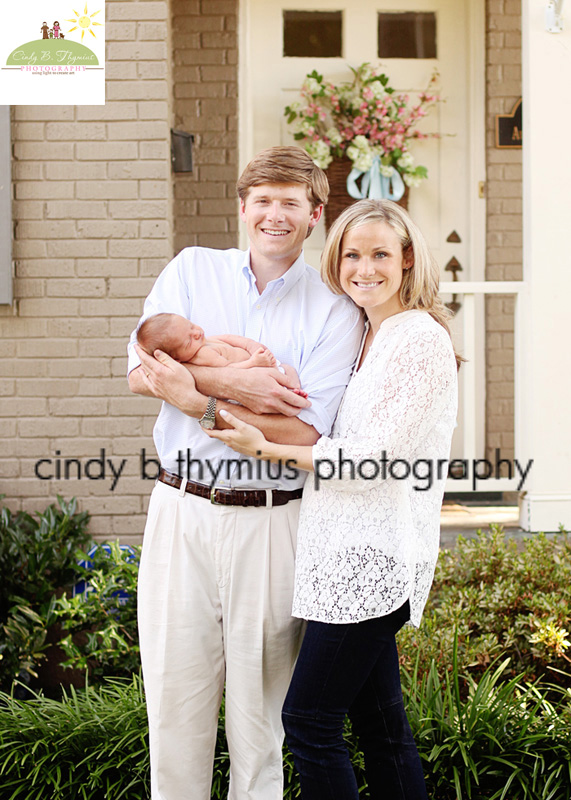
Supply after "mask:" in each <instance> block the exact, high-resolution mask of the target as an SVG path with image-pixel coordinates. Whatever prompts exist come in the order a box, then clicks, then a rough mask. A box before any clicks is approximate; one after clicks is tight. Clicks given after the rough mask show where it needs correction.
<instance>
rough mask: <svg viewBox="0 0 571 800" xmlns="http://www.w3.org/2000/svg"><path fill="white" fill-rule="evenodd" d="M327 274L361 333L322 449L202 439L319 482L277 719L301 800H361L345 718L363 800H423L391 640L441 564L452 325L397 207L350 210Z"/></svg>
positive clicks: (310, 495)
mask: <svg viewBox="0 0 571 800" xmlns="http://www.w3.org/2000/svg"><path fill="white" fill-rule="evenodd" d="M322 275H323V278H324V280H325V282H326V283H327V284H328V285H329V287H330V288H331V289H332V290H333V291H334V292H337V293H342V292H345V293H346V294H348V295H349V297H351V298H352V299H353V300H354V302H355V303H356V304H357V305H358V306H360V307H361V308H362V309H363V311H364V313H365V316H366V319H367V325H366V330H365V335H364V341H363V346H362V349H361V353H360V355H359V357H358V360H357V365H356V369H355V372H354V374H353V377H352V379H351V381H350V383H349V385H348V387H347V390H346V393H345V397H344V399H343V402H342V404H341V407H340V409H339V412H338V416H337V420H336V422H335V425H334V428H333V431H332V434H331V437H322V438H321V439H320V440H319V441H318V442H317V444H316V445H315V446H314V447H313V448H311V447H300V446H289V445H277V444H273V443H271V442H267V441H266V439H265V438H264V437H263V435H262V434H261V433H260V432H259V431H258V430H257V429H256V428H254V427H252V426H250V425H246V424H245V423H242V422H241V421H240V420H237V419H236V418H234V417H233V416H232V415H231V414H229V413H226V414H225V419H227V420H228V421H230V422H231V423H232V425H233V426H234V429H233V430H225V431H213V432H211V433H210V435H211V436H214V437H216V438H218V439H221V440H222V441H224V442H226V443H227V444H229V445H230V446H231V447H233V448H234V449H236V450H238V451H239V452H241V453H245V454H247V455H258V457H260V458H263V459H269V460H272V461H280V460H286V459H296V460H297V465H298V466H299V467H300V468H302V469H306V470H308V471H314V480H313V481H312V480H311V478H309V479H308V480H307V482H306V485H305V490H304V495H303V501H302V509H301V515H300V523H299V531H298V551H297V565H296V585H295V593H294V605H293V615H294V616H296V617H301V618H303V619H306V620H308V624H307V630H306V634H305V638H304V641H303V644H302V648H301V652H300V656H299V659H298V662H297V665H296V668H295V672H294V676H293V679H292V683H291V685H290V689H289V692H288V695H287V698H286V701H285V704H284V709H283V722H284V727H285V731H286V736H287V741H288V744H289V747H290V749H291V751H292V753H293V755H294V760H295V764H296V767H297V769H298V771H299V774H300V783H301V791H302V797H303V800H323V798H327V799H328V800H329V798H331V800H333V798H335V800H357V798H358V790H357V784H356V781H355V776H354V773H353V769H352V767H351V763H350V760H349V755H348V752H347V749H346V747H345V745H344V742H343V725H344V719H345V715H346V714H348V715H349V718H350V719H351V722H352V726H353V731H354V732H355V733H356V734H357V735H358V737H359V744H360V747H361V749H362V750H363V753H364V755H365V769H366V776H367V781H368V785H369V792H370V796H371V798H374V799H375V800H379V799H380V798H385V797H386V798H390V800H405V799H406V800H420V799H421V798H423V800H424V799H425V798H426V797H427V795H426V788H425V785H424V778H423V775H422V768H421V764H420V759H419V756H418V752H417V750H416V747H415V744H414V740H413V738H412V734H411V731H410V727H409V724H408V720H407V718H406V714H405V711H404V706H403V699H402V692H401V686H400V677H399V662H398V654H397V649H396V644H395V634H396V633H397V631H398V630H399V629H400V628H401V627H402V625H403V624H404V623H405V622H407V621H408V620H410V622H411V623H412V624H414V625H418V624H419V623H420V619H421V615H422V610H423V608H424V605H425V602H426V598H427V595H428V591H429V588H430V584H431V582H432V577H433V574H434V567H435V563H436V558H437V553H438V541H439V530H440V525H439V521H440V506H441V502H442V494H443V491H444V480H445V477H446V473H447V469H446V466H447V459H448V455H449V451H450V441H451V438H452V431H453V428H454V424H455V417H456V407H457V363H456V359H455V356H454V351H453V348H452V343H451V340H450V335H449V331H448V327H447V324H446V319H447V316H448V312H447V310H446V308H445V307H444V305H443V303H442V301H441V300H440V298H439V297H438V268H437V265H436V263H435V262H434V260H433V258H432V257H431V255H430V253H429V251H428V248H427V245H426V242H425V240H424V238H423V236H422V234H421V233H420V231H419V230H418V228H417V227H416V225H415V224H414V223H413V222H412V221H411V220H410V218H409V216H408V214H407V213H406V212H405V211H404V210H403V209H402V208H400V206H398V205H396V204H395V203H392V202H390V201H378V200H362V201H360V202H358V203H356V204H354V205H352V206H350V207H349V208H348V209H346V210H345V211H344V212H343V214H342V215H341V216H340V217H339V218H338V219H337V221H336V222H335V223H334V225H333V226H332V228H331V231H330V233H329V236H328V239H327V242H326V245H325V250H324V252H323V256H322ZM309 390H310V392H311V389H310V387H309Z"/></svg>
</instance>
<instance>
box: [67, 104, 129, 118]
mask: <svg viewBox="0 0 571 800" xmlns="http://www.w3.org/2000/svg"><path fill="white" fill-rule="evenodd" d="M77 119H78V120H84V119H85V120H87V119H92V120H101V121H106V120H119V119H125V120H129V119H137V103H130V102H128V101H126V100H123V101H122V102H115V103H109V102H107V103H106V104H105V105H104V106H78V107H77Z"/></svg>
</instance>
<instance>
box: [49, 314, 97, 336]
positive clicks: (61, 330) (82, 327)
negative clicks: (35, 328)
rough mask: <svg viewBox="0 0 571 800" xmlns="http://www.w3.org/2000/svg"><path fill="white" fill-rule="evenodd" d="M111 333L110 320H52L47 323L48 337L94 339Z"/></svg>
mask: <svg viewBox="0 0 571 800" xmlns="http://www.w3.org/2000/svg"><path fill="white" fill-rule="evenodd" d="M108 332H109V320H108V319H106V318H99V319H50V320H48V322H47V335H48V336H55V337H60V336H62V337H64V338H65V337H69V336H70V337H75V338H77V339H78V338H80V337H83V338H85V337H92V336H97V337H100V336H106V335H107V334H108Z"/></svg>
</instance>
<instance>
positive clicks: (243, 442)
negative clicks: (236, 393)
mask: <svg viewBox="0 0 571 800" xmlns="http://www.w3.org/2000/svg"><path fill="white" fill-rule="evenodd" d="M219 413H220V416H221V417H222V418H223V420H224V422H226V423H228V424H229V425H231V427H230V428H227V429H225V430H221V431H220V430H212V431H207V433H208V435H209V436H210V437H211V438H212V439H219V440H220V441H221V442H224V444H227V445H228V446H229V447H231V448H232V449H233V450H236V452H238V453H242V454H243V455H245V456H253V457H254V458H260V459H262V460H263V461H274V462H280V461H281V462H285V461H288V460H289V461H294V462H295V465H296V466H297V467H298V469H303V470H306V471H307V472H311V471H313V458H312V456H311V452H312V449H313V448H312V447H311V446H308V445H295V444H275V443H274V442H269V441H268V440H267V439H266V437H265V436H264V434H263V433H262V431H261V430H260V429H259V428H256V427H254V426H253V425H249V424H248V423H247V422H243V421H242V420H241V419H238V417H236V416H234V414H232V413H231V412H230V411H228V410H226V409H222V410H221V411H220V412H219Z"/></svg>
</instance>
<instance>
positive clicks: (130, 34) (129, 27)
mask: <svg viewBox="0 0 571 800" xmlns="http://www.w3.org/2000/svg"><path fill="white" fill-rule="evenodd" d="M106 34H107V38H108V41H114V42H125V41H131V40H134V39H136V38H137V23H136V22H119V21H118V20H109V21H108V22H107V31H106Z"/></svg>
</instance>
